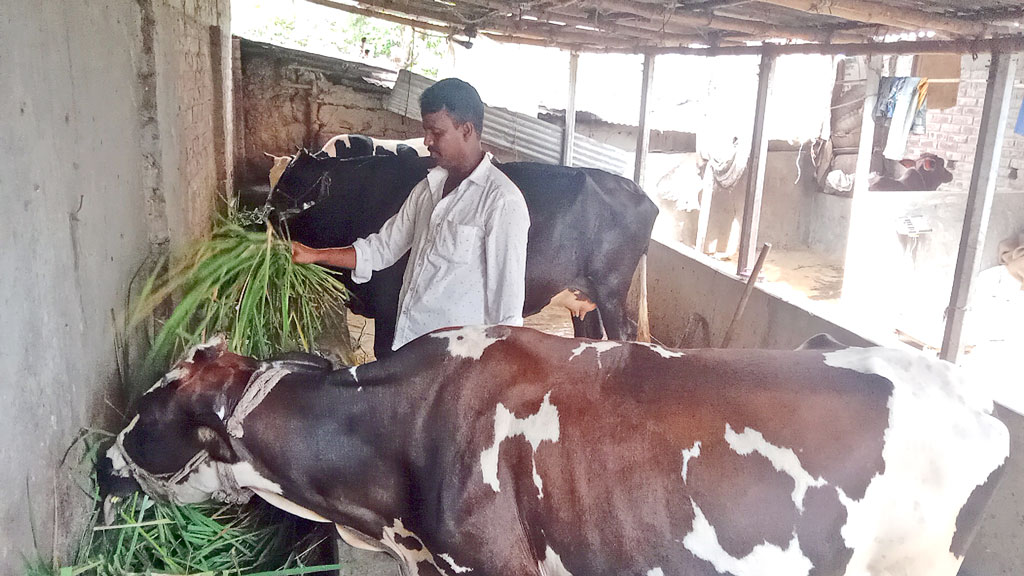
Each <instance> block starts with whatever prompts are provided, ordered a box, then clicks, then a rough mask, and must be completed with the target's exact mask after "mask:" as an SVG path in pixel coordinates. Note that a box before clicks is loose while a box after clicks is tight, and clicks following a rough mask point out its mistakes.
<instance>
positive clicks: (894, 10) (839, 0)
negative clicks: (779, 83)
mask: <svg viewBox="0 0 1024 576" xmlns="http://www.w3.org/2000/svg"><path fill="white" fill-rule="evenodd" d="M758 1H759V2H764V3H765V4H771V5H773V6H783V7H786V8H792V9H794V10H800V11H801V12H807V13H809V14H828V15H830V16H838V17H839V18H844V19H846V20H854V21H857V22H870V23H872V24H882V25H887V26H896V27H899V28H905V29H907V30H935V31H938V32H947V33H950V34H954V35H956V36H984V35H985V34H987V33H991V32H993V30H992V28H991V27H990V26H988V25H986V24H982V23H979V22H968V21H965V20H958V19H953V18H947V17H945V16H942V15H941V14H932V13H930V12H925V11H922V10H914V9H913V8H902V7H896V6H887V5H885V4H882V3H879V2H873V1H870V0H758Z"/></svg>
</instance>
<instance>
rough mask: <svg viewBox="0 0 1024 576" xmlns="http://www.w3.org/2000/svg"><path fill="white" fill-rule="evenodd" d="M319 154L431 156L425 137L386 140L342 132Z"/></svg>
mask: <svg viewBox="0 0 1024 576" xmlns="http://www.w3.org/2000/svg"><path fill="white" fill-rule="evenodd" d="M317 155H318V156H328V157H330V158H360V157H362V156H430V152H428V151H427V147H426V146H425V145H424V144H423V138H410V139H408V140H386V139H383V138H374V137H372V136H364V135H362V134H341V135H339V136H335V137H333V138H331V139H330V140H328V141H327V143H326V144H324V146H323V148H321V149H320V152H317Z"/></svg>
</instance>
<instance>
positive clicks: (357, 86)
mask: <svg viewBox="0 0 1024 576" xmlns="http://www.w3.org/2000/svg"><path fill="white" fill-rule="evenodd" d="M239 52H240V62H236V66H240V70H241V78H240V79H239V80H238V85H239V86H240V88H241V93H240V95H237V96H236V105H237V106H241V107H242V112H241V116H242V117H243V119H244V120H243V122H244V124H245V125H244V128H242V129H240V130H239V135H238V137H239V138H240V139H241V142H240V146H239V148H240V150H241V151H242V154H243V158H241V159H240V160H239V163H238V165H239V172H240V173H239V174H238V179H239V182H240V183H241V184H246V185H253V184H265V183H266V181H267V170H268V169H269V167H270V161H269V159H268V158H266V157H265V156H264V152H266V153H270V154H275V155H285V154H292V153H294V152H295V150H296V148H297V147H305V148H309V149H311V150H319V149H320V147H322V146H323V145H324V143H325V142H327V140H329V139H331V138H332V137H334V136H337V135H338V134H366V135H369V136H375V137H380V138H390V139H406V138H418V137H422V136H423V129H422V127H421V126H420V123H419V122H418V121H414V120H410V119H408V118H405V117H402V116H399V115H398V114H395V113H393V112H389V111H387V110H385V107H386V105H387V101H388V98H389V97H390V94H391V91H390V90H389V89H387V88H383V87H380V86H377V85H373V84H370V83H367V82H365V81H363V80H362V79H361V78H360V76H359V74H358V73H356V71H355V70H354V69H353V66H354V64H353V63H348V62H345V61H343V60H337V59H331V58H326V57H319V56H315V55H310V54H306V53H303V52H299V51H295V50H287V49H283V48H267V46H266V45H262V44H258V43H254V42H251V41H248V40H244V39H243V40H241V41H240V51H239Z"/></svg>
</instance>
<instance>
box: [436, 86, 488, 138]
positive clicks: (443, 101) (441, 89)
mask: <svg viewBox="0 0 1024 576" xmlns="http://www.w3.org/2000/svg"><path fill="white" fill-rule="evenodd" d="M441 110H447V111H448V113H449V114H451V116H452V119H454V120H455V121H456V122H458V123H460V124H465V123H466V122H472V123H473V127H475V128H476V133H477V134H482V133H483V131H484V103H483V101H482V100H480V93H479V92H477V91H476V88H473V87H472V86H470V85H469V83H468V82H463V81H462V80H459V79H458V78H445V79H444V80H441V81H440V82H437V83H436V84H434V85H433V86H431V87H429V88H427V89H426V90H424V91H423V94H421V95H420V113H421V114H423V115H424V116H426V115H427V114H433V113H434V112H440V111H441Z"/></svg>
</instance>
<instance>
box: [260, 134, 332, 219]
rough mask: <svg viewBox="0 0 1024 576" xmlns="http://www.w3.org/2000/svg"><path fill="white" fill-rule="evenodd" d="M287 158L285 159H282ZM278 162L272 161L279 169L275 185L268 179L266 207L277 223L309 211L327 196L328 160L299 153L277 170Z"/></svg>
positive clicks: (329, 186)
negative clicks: (268, 191) (269, 187)
mask: <svg viewBox="0 0 1024 576" xmlns="http://www.w3.org/2000/svg"><path fill="white" fill-rule="evenodd" d="M284 158H287V157H284ZM279 162H280V159H278V158H275V162H274V168H275V170H276V169H280V174H279V175H277V179H276V182H274V181H273V178H272V187H271V189H270V195H269V196H267V208H269V209H270V210H271V211H272V213H273V214H274V215H275V218H276V219H277V220H278V221H287V220H288V219H289V218H290V217H292V216H294V215H296V214H299V213H300V212H302V211H304V210H308V209H309V208H312V207H313V206H314V205H315V204H316V203H317V202H319V201H320V200H322V199H323V198H325V197H326V196H327V194H329V193H330V188H331V177H330V175H329V174H328V172H329V168H330V166H331V162H333V159H331V158H318V157H317V156H314V155H313V154H310V153H309V152H308V151H306V150H299V151H298V152H297V153H296V154H295V156H292V157H291V159H290V160H289V161H288V162H287V164H284V168H283V169H282V168H279V166H280V165H279Z"/></svg>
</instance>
